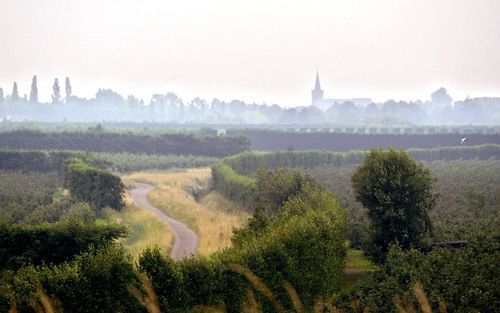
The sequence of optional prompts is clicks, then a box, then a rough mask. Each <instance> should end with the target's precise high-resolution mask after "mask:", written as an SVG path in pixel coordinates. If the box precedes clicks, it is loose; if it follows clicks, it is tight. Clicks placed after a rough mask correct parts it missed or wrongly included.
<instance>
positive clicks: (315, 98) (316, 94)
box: [311, 72, 323, 106]
mask: <svg viewBox="0 0 500 313" xmlns="http://www.w3.org/2000/svg"><path fill="white" fill-rule="evenodd" d="M311 96H312V103H311V104H312V105H314V106H317V105H318V104H319V103H320V102H321V101H323V90H322V89H321V84H320V82H319V73H318V72H316V82H315V83H314V89H313V90H312V91H311Z"/></svg>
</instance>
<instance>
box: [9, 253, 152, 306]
mask: <svg viewBox="0 0 500 313" xmlns="http://www.w3.org/2000/svg"><path fill="white" fill-rule="evenodd" d="M136 281H137V279H136V275H135V271H134V265H133V262H132V259H131V258H130V256H127V255H126V254H125V251H124V249H123V248H121V247H118V246H115V245H106V246H103V247H102V248H101V249H94V248H92V249H89V250H88V251H87V252H85V253H83V254H82V255H79V256H77V257H76V258H75V260H73V261H71V262H69V263H64V264H61V265H57V266H42V267H26V268H21V269H20V270H18V271H17V272H5V273H4V274H3V276H2V278H1V281H0V291H1V292H0V303H2V302H3V303H4V305H7V304H8V303H10V302H11V301H15V302H16V304H17V310H18V312H22V313H24V312H30V313H31V312H33V310H32V309H31V308H30V305H29V304H30V302H31V301H32V299H33V298H34V296H35V294H36V286H37V285H38V284H40V285H41V286H43V288H44V290H45V292H46V294H47V296H48V297H49V298H50V299H53V300H55V304H56V305H57V307H58V308H60V309H61V311H63V312H72V313H91V312H92V313H93V312H131V313H132V312H134V313H136V312H144V309H143V308H141V306H140V305H139V303H138V302H137V301H136V300H135V299H134V298H133V297H131V295H130V294H129V293H128V291H127V286H129V285H130V284H136V283H137V282H136Z"/></svg>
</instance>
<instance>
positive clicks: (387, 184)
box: [352, 149, 436, 263]
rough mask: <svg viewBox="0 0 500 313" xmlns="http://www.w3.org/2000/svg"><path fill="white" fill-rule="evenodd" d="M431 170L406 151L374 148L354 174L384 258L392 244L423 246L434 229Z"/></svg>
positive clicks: (375, 246) (374, 245) (373, 252)
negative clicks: (430, 213) (431, 216)
mask: <svg viewBox="0 0 500 313" xmlns="http://www.w3.org/2000/svg"><path fill="white" fill-rule="evenodd" d="M433 182H434V179H433V178H432V177H431V175H430V171H429V170H428V169H426V168H424V167H423V165H422V164H417V163H415V161H414V160H413V159H411V158H410V157H409V156H408V155H407V154H406V153H405V152H403V151H399V152H398V151H395V150H393V149H389V150H388V151H387V152H384V151H383V150H381V149H374V150H371V151H370V153H369V154H368V155H367V157H366V159H365V162H364V163H363V165H361V166H360V167H358V168H357V170H356V171H355V172H354V174H353V176H352V185H353V189H354V191H355V193H356V199H357V200H358V201H359V202H361V203H362V204H363V206H364V207H365V208H367V209H368V216H369V217H370V220H371V225H370V226H371V246H370V249H369V250H368V251H367V252H368V253H369V255H370V256H371V257H372V258H373V260H374V261H376V262H379V263H380V262H382V261H383V260H384V258H385V255H386V253H387V250H388V247H389V245H391V244H394V243H395V244H399V245H401V247H403V249H409V248H410V247H423V246H424V245H425V241H426V239H428V236H429V232H430V231H431V221H430V218H429V214H428V212H429V211H430V210H432V208H433V207H434V205H435V199H436V195H435V194H434V193H433V191H432V185H433Z"/></svg>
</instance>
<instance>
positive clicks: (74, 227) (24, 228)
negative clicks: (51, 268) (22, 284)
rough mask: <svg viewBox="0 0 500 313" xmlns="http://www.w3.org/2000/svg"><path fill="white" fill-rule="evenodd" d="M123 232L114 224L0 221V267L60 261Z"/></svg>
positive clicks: (101, 243) (111, 239) (123, 230)
mask: <svg viewBox="0 0 500 313" xmlns="http://www.w3.org/2000/svg"><path fill="white" fill-rule="evenodd" d="M125 234H126V231H125V228H124V227H122V226H117V225H95V224H81V223H75V222H69V223H58V224H54V225H48V224H42V225H36V226H29V225H21V226H14V225H9V224H0V270H5V269H17V268H19V267H21V266H23V265H29V264H33V265H40V264H43V263H45V264H51V263H55V264H57V263H62V262H65V261H68V260H71V259H72V258H73V257H74V256H75V255H77V254H79V253H81V252H83V251H85V250H87V248H88V247H89V246H96V247H100V246H104V245H105V244H106V243H109V242H112V241H113V240H115V239H117V238H120V237H123V236H124V235H125Z"/></svg>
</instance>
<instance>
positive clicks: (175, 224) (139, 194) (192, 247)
mask: <svg viewBox="0 0 500 313" xmlns="http://www.w3.org/2000/svg"><path fill="white" fill-rule="evenodd" d="M154 188H155V187H154V186H152V185H149V184H141V183H136V184H135V188H134V189H132V190H130V195H131V196H132V199H133V200H134V203H135V204H136V205H137V206H138V207H140V208H142V209H145V210H148V211H150V212H152V213H153V214H154V215H156V217H157V218H158V219H159V220H160V221H162V222H164V223H166V224H167V225H168V226H169V227H170V229H171V230H172V233H173V234H174V245H173V247H172V249H171V250H170V256H171V257H172V258H173V259H175V260H180V259H183V258H186V257H191V256H194V255H195V254H196V250H198V236H196V234H195V233H194V231H192V230H191V229H189V228H188V227H187V226H186V225H185V224H183V223H181V222H179V221H177V220H174V219H173V218H171V217H169V216H168V215H166V214H165V213H163V212H162V211H160V210H159V209H158V208H155V207H154V206H152V205H151V203H149V201H148V199H147V194H148V193H149V192H150V191H151V190H153V189H154Z"/></svg>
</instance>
